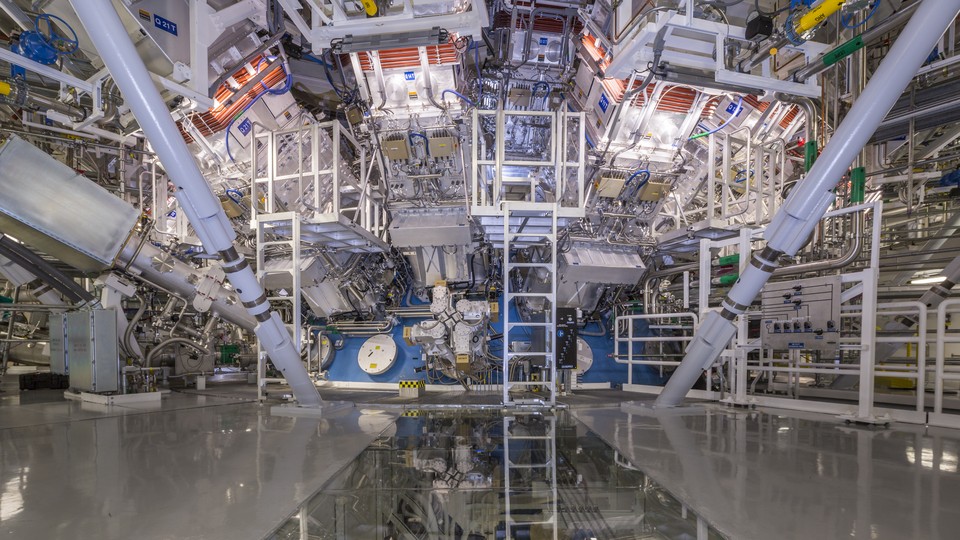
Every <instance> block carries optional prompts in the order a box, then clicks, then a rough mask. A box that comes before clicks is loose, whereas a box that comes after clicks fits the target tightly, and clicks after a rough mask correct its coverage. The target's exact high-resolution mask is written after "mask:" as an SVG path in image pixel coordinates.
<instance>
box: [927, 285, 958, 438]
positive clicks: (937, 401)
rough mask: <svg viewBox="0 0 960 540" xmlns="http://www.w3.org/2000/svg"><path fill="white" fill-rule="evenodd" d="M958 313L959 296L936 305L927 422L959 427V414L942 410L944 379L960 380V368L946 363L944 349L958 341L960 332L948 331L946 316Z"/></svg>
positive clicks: (934, 424)
mask: <svg viewBox="0 0 960 540" xmlns="http://www.w3.org/2000/svg"><path fill="white" fill-rule="evenodd" d="M958 314H960V298H952V299H950V300H946V301H944V302H943V303H942V304H940V306H938V307H937V322H936V324H937V333H936V366H935V377H936V378H935V380H934V384H935V386H934V398H933V412H931V413H930V416H929V419H928V424H930V425H931V426H943V427H951V428H960V414H948V413H944V412H943V383H944V382H945V381H960V369H957V368H956V367H953V366H951V367H948V366H947V365H946V350H947V345H948V344H958V343H960V334H957V333H955V332H948V331H947V326H948V324H949V322H948V317H950V316H951V315H953V316H957V315H958Z"/></svg>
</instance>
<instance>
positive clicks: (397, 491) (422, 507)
mask: <svg viewBox="0 0 960 540" xmlns="http://www.w3.org/2000/svg"><path fill="white" fill-rule="evenodd" d="M269 538H276V539H305V538H310V539H353V538H370V539H384V540H387V539H391V540H392V539H396V540H400V539H433V538H450V539H459V540H481V539H482V540H487V539H490V540H493V539H508V538H509V539H549V538H556V539H572V540H588V539H593V538H596V539H611V540H612V539H618V540H619V539H659V538H679V539H708V538H721V536H720V535H719V534H718V533H717V532H715V531H714V530H713V529H711V528H710V527H709V526H708V524H707V523H706V522H705V521H703V520H702V519H700V518H698V517H697V516H696V515H694V514H693V512H691V511H689V510H688V509H687V508H686V507H684V506H683V505H682V504H681V503H680V502H678V501H677V500H676V499H675V498H673V497H672V496H671V495H670V494H669V493H667V492H666V491H665V490H664V489H662V488H661V487H659V486H658V485H656V484H655V483H654V482H652V481H651V480H650V478H649V477H648V476H647V475H645V474H644V473H643V472H641V471H640V470H638V469H637V468H635V467H634V466H633V465H631V464H630V463H628V462H627V461H626V460H625V459H623V458H622V456H620V455H619V454H617V453H616V452H615V451H614V450H613V449H612V448H611V447H610V446H608V445H607V444H606V443H604V442H603V441H602V440H601V439H600V438H599V437H598V436H597V435H595V434H594V433H592V432H590V431H588V430H587V429H586V428H584V427H583V425H582V424H580V423H578V422H577V421H576V420H574V419H573V418H572V417H571V416H569V415H567V414H566V413H563V412H561V413H559V414H558V415H557V416H554V415H545V414H534V413H529V414H519V413H513V414H511V415H510V416H501V415H499V414H498V413H494V412H490V411H486V412H480V411H473V412H463V411H456V412H454V411H429V412H428V411H423V412H408V413H406V415H404V416H403V417H401V418H399V419H398V421H397V422H396V424H395V426H394V427H393V428H391V429H389V430H388V431H387V432H386V433H385V434H384V435H383V436H381V437H380V438H379V439H378V440H376V441H375V442H374V443H373V444H372V445H370V447H368V448H367V449H366V450H365V451H363V452H362V453H361V454H360V455H359V456H358V457H357V459H356V460H354V461H353V462H352V463H351V464H350V465H348V466H347V467H346V468H345V469H344V470H343V471H342V472H341V473H340V474H339V475H337V476H336V477H335V478H334V479H333V480H331V481H330V482H329V483H328V484H327V486H325V488H324V489H322V490H321V491H320V492H319V493H318V494H317V495H315V496H314V497H312V498H311V499H310V500H308V501H307V503H306V504H304V505H303V506H302V507H301V508H300V509H299V510H298V511H297V512H296V513H295V514H293V515H292V516H291V517H290V518H289V519H288V520H286V521H285V522H284V523H283V524H281V526H280V527H279V528H278V529H277V530H276V531H275V532H274V533H273V534H271V535H270V536H269Z"/></svg>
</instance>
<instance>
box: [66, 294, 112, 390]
mask: <svg viewBox="0 0 960 540" xmlns="http://www.w3.org/2000/svg"><path fill="white" fill-rule="evenodd" d="M65 326H66V351H67V352H66V355H67V358H68V359H69V364H70V388H73V389H76V390H80V391H83V392H97V393H103V392H116V391H117V390H118V389H119V388H118V379H119V375H118V374H119V370H120V361H119V356H118V354H117V314H116V312H115V311H114V310H112V309H94V310H91V311H75V312H73V313H68V314H67V315H66V325H65Z"/></svg>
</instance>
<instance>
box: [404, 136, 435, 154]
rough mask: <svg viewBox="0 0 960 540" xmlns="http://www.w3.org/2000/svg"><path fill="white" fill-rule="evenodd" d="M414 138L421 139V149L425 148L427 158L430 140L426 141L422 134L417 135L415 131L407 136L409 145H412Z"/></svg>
mask: <svg viewBox="0 0 960 540" xmlns="http://www.w3.org/2000/svg"><path fill="white" fill-rule="evenodd" d="M414 137H420V138H421V139H423V143H424V144H423V147H424V148H426V150H427V155H428V156H429V155H430V139H428V138H427V136H426V135H424V134H423V133H417V132H416V131H411V132H410V135H409V136H408V138H409V139H410V144H411V145H412V144H413V138H414Z"/></svg>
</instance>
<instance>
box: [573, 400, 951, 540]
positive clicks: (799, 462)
mask: <svg viewBox="0 0 960 540" xmlns="http://www.w3.org/2000/svg"><path fill="white" fill-rule="evenodd" d="M621 409H622V410H617V409H611V408H606V409H580V410H575V411H574V412H573V414H574V416H575V417H576V418H577V419H578V420H579V421H581V422H583V423H585V424H586V425H587V426H588V427H589V428H590V429H591V430H592V431H594V432H595V433H597V434H598V435H599V436H600V437H601V438H603V439H604V440H605V441H606V442H607V443H608V444H610V445H611V446H613V447H614V448H616V449H617V450H618V451H620V452H621V453H622V454H623V455H624V457H626V458H627V459H628V460H629V461H630V462H631V463H633V464H635V465H637V466H638V467H640V468H641V469H642V470H643V471H644V472H646V473H647V474H648V475H649V476H650V477H651V479H653V480H654V481H656V482H657V483H659V484H660V485H662V486H664V487H665V488H667V489H668V490H669V491H670V492H671V493H672V494H673V495H674V496H675V497H676V498H677V499H679V500H680V501H682V502H684V503H686V504H687V505H688V506H689V507H690V508H691V509H692V510H693V511H695V512H696V513H697V514H698V515H700V516H701V517H703V518H704V519H705V520H706V521H707V522H708V523H710V524H711V525H712V526H714V527H715V528H716V529H717V530H719V531H720V532H721V533H724V534H726V535H727V536H729V537H730V538H737V539H740V538H743V539H758V540H759V539H772V538H776V539H784V540H786V539H797V540H800V539H833V538H863V539H888V538H889V539H896V540H903V539H940V538H943V539H947V538H949V539H955V538H960V473H958V463H957V456H958V452H960V432H958V431H956V430H949V429H943V428H924V427H923V426H917V425H912V424H894V425H891V426H890V427H888V428H871V427H860V426H855V425H848V424H846V423H844V422H843V421H841V420H839V419H836V418H832V417H828V416H824V415H820V414H813V413H795V412H787V411H783V410H780V409H760V410H744V409H730V408H726V407H721V406H718V405H713V404H700V405H693V406H690V407H686V408H682V409H676V410H668V411H658V412H656V413H651V412H649V409H647V408H645V407H642V406H634V405H633V404H624V406H622V408H621Z"/></svg>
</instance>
